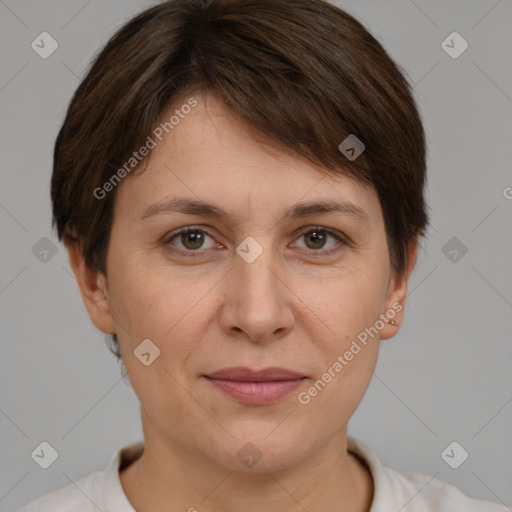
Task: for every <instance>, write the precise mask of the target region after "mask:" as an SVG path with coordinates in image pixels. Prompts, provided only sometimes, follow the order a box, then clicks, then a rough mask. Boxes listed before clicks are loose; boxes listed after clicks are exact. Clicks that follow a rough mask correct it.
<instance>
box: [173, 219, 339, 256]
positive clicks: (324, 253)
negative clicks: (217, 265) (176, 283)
mask: <svg viewBox="0 0 512 512" xmlns="http://www.w3.org/2000/svg"><path fill="white" fill-rule="evenodd" d="M315 231H321V232H325V233H327V234H328V235H330V236H332V237H333V238H335V239H336V240H337V241H338V242H341V244H342V246H344V245H349V241H348V240H347V238H346V237H345V236H344V235H342V234H341V233H338V232H336V231H333V230H331V229H328V228H324V227H322V226H310V227H308V228H307V229H305V230H303V231H301V232H300V233H299V234H298V236H297V238H300V237H302V236H304V235H306V234H307V233H311V232H315ZM197 232H199V233H203V234H206V235H208V236H209V237H210V238H212V239H213V238H214V237H213V236H212V235H210V233H208V231H205V230H204V229H201V228H196V227H194V226H188V227H186V228H183V229H181V230H179V231H177V232H176V233H172V234H171V236H169V237H167V238H166V239H165V240H164V245H165V246H169V245H171V241H172V240H173V239H174V238H177V237H178V236H180V235H183V234H187V233H197ZM171 250H172V251H173V252H176V253H179V254H180V255H183V256H185V257H187V258H200V257H203V256H204V249H203V250H201V249H197V250H196V251H183V250H181V249H175V248H172V249H171ZM340 250H341V247H339V246H338V247H336V248H333V249H328V250H322V249H318V250H314V249H311V251H312V252H316V253H320V255H321V256H328V255H330V254H333V253H335V252H339V251H340Z"/></svg>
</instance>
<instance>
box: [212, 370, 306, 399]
mask: <svg viewBox="0 0 512 512" xmlns="http://www.w3.org/2000/svg"><path fill="white" fill-rule="evenodd" d="M203 377H204V378H205V379H206V380H208V381H209V382H210V383H211V384H212V385H213V386H215V387H216V388H217V389H219V390H220V391H223V392H224V393H226V394H227V395H229V396H231V397H232V398H235V399H236V400H237V401H239V402H242V403H245V404H252V405H265V404H270V403H272V402H276V401H277V400H280V399H282V398H284V397H285V396H287V395H289V394H290V393H292V392H293V391H295V390H296V389H297V388H298V387H299V386H301V385H302V383H303V382H304V380H306V379H307V377H306V376H305V375H303V374H300V373H297V372H293V371H290V370H286V369H285V368H275V367H272V368H265V369H263V370H252V369H250V368H244V367H234V368H224V369H223V370H219V371H216V372H214V373H211V374H209V375H203Z"/></svg>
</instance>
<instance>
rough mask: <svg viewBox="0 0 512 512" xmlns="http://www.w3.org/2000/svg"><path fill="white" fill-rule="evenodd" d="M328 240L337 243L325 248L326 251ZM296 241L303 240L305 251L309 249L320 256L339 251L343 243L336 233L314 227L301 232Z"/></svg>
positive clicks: (340, 236)
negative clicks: (320, 254)
mask: <svg viewBox="0 0 512 512" xmlns="http://www.w3.org/2000/svg"><path fill="white" fill-rule="evenodd" d="M329 238H332V239H334V240H335V241H336V242H338V243H334V244H331V246H327V249H325V247H326V243H327V240H328V239H329ZM298 239H299V240H300V239H304V240H305V248H306V249H311V250H313V251H315V252H320V251H321V252H322V254H330V253H333V252H337V251H339V250H340V249H341V247H342V246H343V245H344V242H345V241H344V238H343V236H342V235H341V234H337V233H336V232H334V231H331V230H330V229H327V228H323V227H321V226H314V227H312V228H308V229H307V230H306V231H302V233H301V234H300V236H299V238H298ZM299 247H300V246H299Z"/></svg>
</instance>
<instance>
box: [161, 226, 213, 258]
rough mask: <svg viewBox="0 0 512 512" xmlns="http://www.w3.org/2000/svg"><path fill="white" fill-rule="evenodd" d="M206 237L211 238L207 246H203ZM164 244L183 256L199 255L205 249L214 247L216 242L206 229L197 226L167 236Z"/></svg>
mask: <svg viewBox="0 0 512 512" xmlns="http://www.w3.org/2000/svg"><path fill="white" fill-rule="evenodd" d="M207 238H210V239H211V242H210V245H209V246H205V243H206V241H207ZM165 245H166V246H168V247H171V248H172V249H173V250H175V251H176V252H178V253H181V254H184V255H185V256H200V255H201V253H204V252H205V251H206V249H211V248H213V247H215V245H216V243H215V240H214V239H213V238H212V237H211V236H210V235H209V234H208V233H206V231H203V230H202V229H199V228H194V227H188V228H185V229H182V230H181V231H179V232H178V233H175V234H174V235H172V236H171V237H170V238H168V239H167V241H166V242H165ZM175 248H176V249H175ZM196 253H197V254H196Z"/></svg>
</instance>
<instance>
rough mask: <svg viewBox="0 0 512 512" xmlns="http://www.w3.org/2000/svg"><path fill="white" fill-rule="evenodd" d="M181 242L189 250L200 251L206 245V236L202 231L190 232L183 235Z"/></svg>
mask: <svg viewBox="0 0 512 512" xmlns="http://www.w3.org/2000/svg"><path fill="white" fill-rule="evenodd" d="M180 241H181V243H182V244H183V246H184V247H185V248H187V249H191V250H194V249H200V248H201V246H202V245H203V243H204V234H203V233H202V232H200V231H189V232H187V233H181V235H180Z"/></svg>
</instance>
